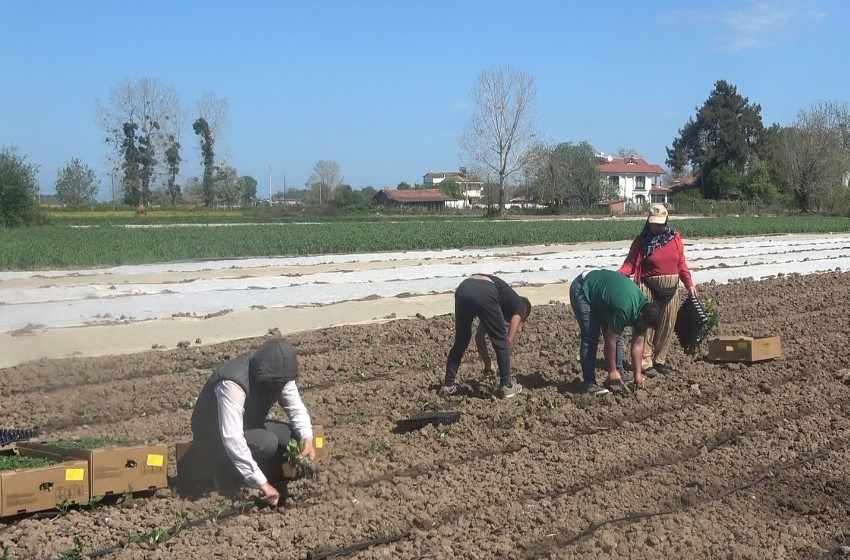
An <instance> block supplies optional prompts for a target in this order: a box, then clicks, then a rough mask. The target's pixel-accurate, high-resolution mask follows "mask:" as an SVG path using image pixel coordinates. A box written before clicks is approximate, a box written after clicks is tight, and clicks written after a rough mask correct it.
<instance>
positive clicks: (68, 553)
mask: <svg viewBox="0 0 850 560" xmlns="http://www.w3.org/2000/svg"><path fill="white" fill-rule="evenodd" d="M59 558H60V560H82V558H83V541H81V540H80V537H74V546H72V547H71V548H69V549H67V550H64V551H63V552H62V556H60V557H59Z"/></svg>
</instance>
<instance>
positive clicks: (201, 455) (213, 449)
mask: <svg viewBox="0 0 850 560" xmlns="http://www.w3.org/2000/svg"><path fill="white" fill-rule="evenodd" d="M291 437H292V428H291V427H290V425H289V424H286V423H284V422H278V421H275V420H267V421H266V423H265V425H264V426H263V427H262V428H249V429H247V430H245V442H246V443H247V444H248V449H250V450H251V456H252V457H253V458H254V460H255V461H256V462H257V466H258V467H260V470H261V471H263V474H264V475H266V478H268V479H269V481H270V482H272V483H274V482H277V481H278V480H280V478H281V475H282V473H281V467H282V465H283V461H284V456H285V454H286V446H287V444H288V443H289V439H290V438H291ZM192 450H196V452H197V457H196V458H195V459H196V460H199V461H203V462H204V463H205V464H206V465H207V466H208V469H207V472H208V474H209V475H211V478H213V479H215V480H219V481H221V482H228V483H229V482H232V483H234V484H241V482H242V477H241V475H240V474H239V471H237V470H236V467H235V466H233V463H232V462H231V460H230V457H228V456H227V452H226V451H225V450H224V445H223V444H222V443H221V438H219V437H217V438H215V439H213V440H211V441H204V439H196V440H195V441H194V442H193V444H192ZM178 475H179V473H178Z"/></svg>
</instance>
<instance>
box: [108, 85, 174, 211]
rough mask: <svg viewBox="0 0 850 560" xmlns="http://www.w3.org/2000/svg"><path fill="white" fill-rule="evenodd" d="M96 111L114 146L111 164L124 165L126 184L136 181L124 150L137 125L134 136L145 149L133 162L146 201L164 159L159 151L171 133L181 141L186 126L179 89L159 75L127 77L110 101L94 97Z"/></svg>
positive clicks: (111, 91)
mask: <svg viewBox="0 0 850 560" xmlns="http://www.w3.org/2000/svg"><path fill="white" fill-rule="evenodd" d="M95 115H96V117H97V119H98V122H99V124H100V126H101V128H102V129H103V132H104V133H105V141H106V143H107V144H109V145H110V146H112V148H113V152H112V154H111V156H110V158H109V167H112V168H116V167H119V166H120V167H121V168H123V169H124V172H125V173H124V183H125V187H126V184H127V183H128V182H131V183H132V182H134V181H135V179H134V178H133V176H134V175H135V173H134V171H133V170H132V169H129V168H128V163H127V162H128V159H127V157H126V153H125V152H126V140H127V134H126V131H127V127H128V126H130V127H133V126H135V132H134V136H135V137H136V138H137V139H138V142H139V144H140V145H142V146H143V147H144V151H143V153H141V152H140V156H139V157H138V158H136V161H135V162H130V163H131V165H132V166H137V167H138V175H139V177H141V178H142V181H143V185H142V192H141V202H142V203H143V204H144V202H145V200H146V197H147V196H148V195H149V194H150V185H151V183H152V182H153V180H154V175H155V166H156V165H157V163H164V159H163V158H158V157H157V154H161V153H164V152H165V150H167V149H168V147H169V146H170V140H169V138H170V137H171V138H174V139H176V140H177V141H179V138H180V131H181V130H182V128H183V116H182V114H181V111H180V99H179V96H178V94H177V91H176V90H175V89H174V88H173V87H171V86H166V85H164V84H163V83H162V82H160V81H159V80H157V79H156V78H140V79H139V80H132V79H125V80H124V81H122V82H120V83H119V84H118V85H117V86H115V87H113V88H112V90H110V92H109V98H108V100H107V101H105V102H104V101H101V100H100V99H98V100H96V101H95ZM133 188H135V185H133Z"/></svg>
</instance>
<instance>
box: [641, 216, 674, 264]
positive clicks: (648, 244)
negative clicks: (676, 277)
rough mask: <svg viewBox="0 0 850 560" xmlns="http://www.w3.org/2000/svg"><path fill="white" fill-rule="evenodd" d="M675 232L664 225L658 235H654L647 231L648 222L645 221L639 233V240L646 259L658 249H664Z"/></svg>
mask: <svg viewBox="0 0 850 560" xmlns="http://www.w3.org/2000/svg"><path fill="white" fill-rule="evenodd" d="M674 234H675V232H674V231H673V228H671V227H670V226H668V225H667V224H664V229H662V230H661V232H660V233H659V234H658V235H655V234H653V233H652V231H650V229H649V221H647V222H646V223H645V224H644V226H643V231H641V232H640V240H641V242H642V243H643V248H644V250H645V251H646V255H645V256H647V257H649V255H651V254H652V253H653V251H655V250H656V249H658V248H659V247H664V246H665V245H667V243H669V242H670V240H671V239H673V235H674Z"/></svg>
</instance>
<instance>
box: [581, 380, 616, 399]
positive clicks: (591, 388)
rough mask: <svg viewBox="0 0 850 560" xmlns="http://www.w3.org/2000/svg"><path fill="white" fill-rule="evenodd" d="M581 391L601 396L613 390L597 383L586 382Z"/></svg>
mask: <svg viewBox="0 0 850 560" xmlns="http://www.w3.org/2000/svg"><path fill="white" fill-rule="evenodd" d="M581 392H582V393H584V394H585V395H593V396H595V397H601V396H602V395H607V394H608V393H610V392H611V391H609V390H608V389H606V388H605V387H603V386H602V385H598V384H596V383H585V384H584V386H583V387H582V389H581Z"/></svg>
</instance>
